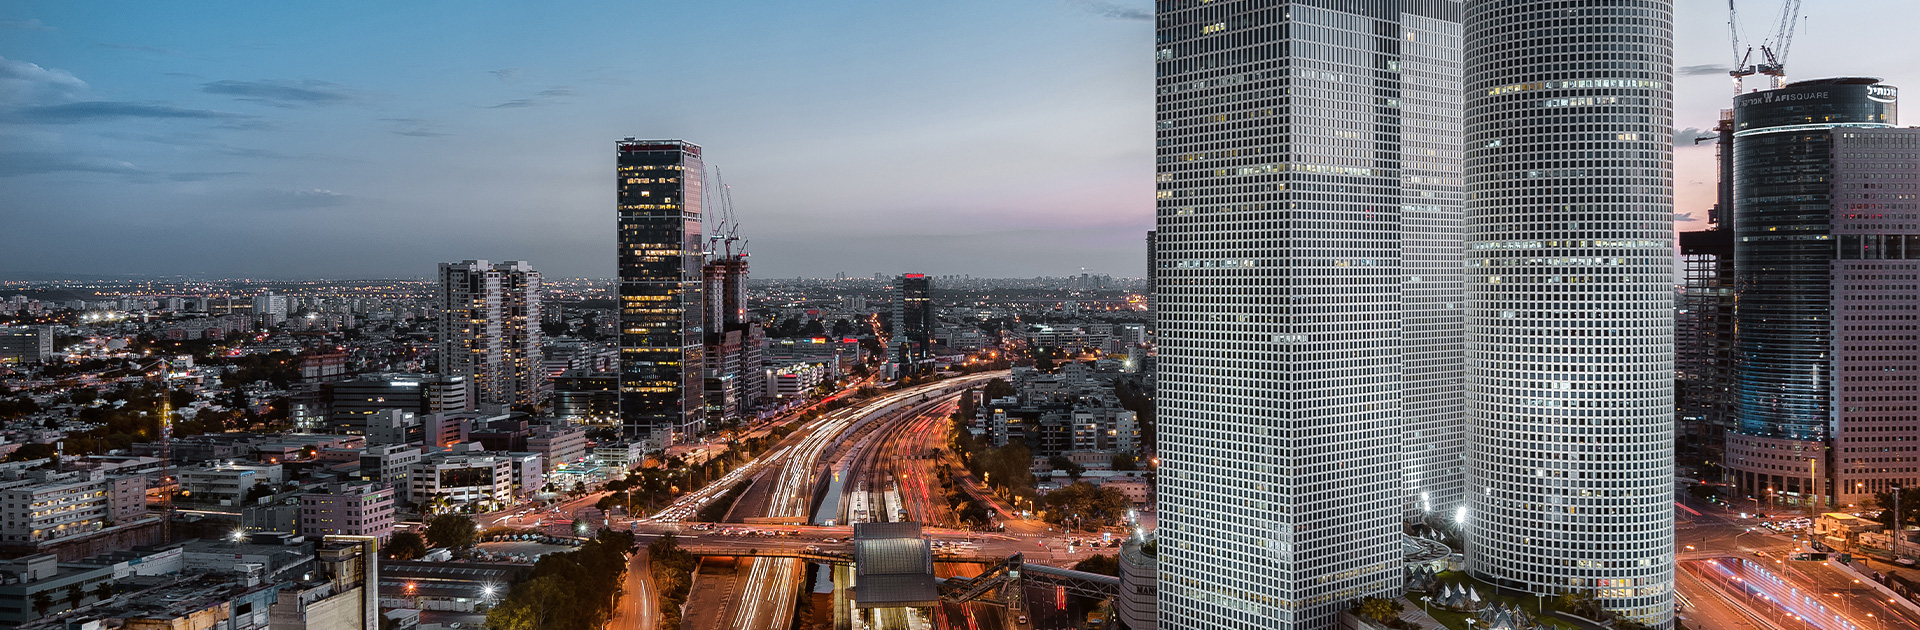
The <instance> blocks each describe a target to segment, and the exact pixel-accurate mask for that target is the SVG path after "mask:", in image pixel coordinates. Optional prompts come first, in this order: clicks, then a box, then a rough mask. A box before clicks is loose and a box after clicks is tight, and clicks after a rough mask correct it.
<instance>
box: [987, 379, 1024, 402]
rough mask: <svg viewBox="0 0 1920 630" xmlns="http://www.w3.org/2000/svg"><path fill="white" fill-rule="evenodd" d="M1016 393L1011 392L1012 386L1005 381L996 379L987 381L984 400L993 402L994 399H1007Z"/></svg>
mask: <svg viewBox="0 0 1920 630" xmlns="http://www.w3.org/2000/svg"><path fill="white" fill-rule="evenodd" d="M1016 393H1017V392H1015V391H1014V390H1013V384H1012V383H1008V382H1007V379H1004V378H996V379H993V380H991V381H987V386H986V400H993V399H995V398H1007V397H1010V396H1013V395H1015V394H1016Z"/></svg>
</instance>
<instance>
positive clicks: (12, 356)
mask: <svg viewBox="0 0 1920 630" xmlns="http://www.w3.org/2000/svg"><path fill="white" fill-rule="evenodd" d="M52 356H53V327H52V326H22V327H18V328H0V363H39V362H41V361H45V360H47V359H49V358H52Z"/></svg>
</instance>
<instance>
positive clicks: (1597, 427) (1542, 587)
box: [1459, 0, 1674, 627]
mask: <svg viewBox="0 0 1920 630" xmlns="http://www.w3.org/2000/svg"><path fill="white" fill-rule="evenodd" d="M1463 11H1464V13H1463V27H1464V48H1465V51H1464V60H1465V65H1466V73H1465V74H1466V110H1465V114H1466V115H1465V131H1466V143H1465V146H1466V147H1467V151H1466V156H1465V174H1466V192H1467V202H1466V248H1467V252H1468V253H1467V263H1466V275H1467V278H1466V280H1467V282H1466V287H1467V289H1466V302H1467V316H1466V321H1467V342H1466V349H1467V380H1466V395H1467V427H1468V429H1467V453H1468V459H1467V462H1468V464H1467V495H1468V497H1469V499H1468V503H1467V506H1466V509H1464V510H1462V511H1461V512H1460V515H1459V516H1460V518H1461V520H1464V521H1465V523H1466V528H1467V532H1468V543H1467V550H1466V556H1467V567H1468V570H1469V571H1471V572H1472V573H1473V574H1475V575H1476V576H1478V577H1480V578H1481V579H1484V580H1487V581H1489V582H1492V583H1494V584H1498V585H1500V586H1503V587H1507V588H1511V589H1516V590H1520V591H1525V592H1530V593H1540V594H1554V593H1566V592H1579V593H1585V594H1588V595H1591V596H1593V597H1594V598H1595V599H1596V600H1597V601H1598V603H1599V604H1600V605H1601V606H1603V607H1605V608H1607V609H1609V610H1613V611H1615V612H1617V613H1619V614H1621V615H1624V616H1625V617H1627V618H1628V619H1631V620H1634V621H1637V622H1640V623H1643V624H1647V625H1650V626H1654V627H1667V626H1668V625H1669V624H1671V623H1672V619H1673V570H1674V556H1673V551H1674V549H1673V547H1674V542H1673V505H1672V504H1673V415H1674V407H1673V285H1674V276H1673V258H1674V244H1673V240H1674V234H1673V120H1672V109H1673V91H1672V80H1673V77H1672V74H1673V51H1672V45H1673V28H1672V27H1673V15H1672V3H1671V2H1669V1H1667V0H1654V1H1651V2H1649V1H1646V0H1597V1H1594V2H1587V3H1582V4H1580V5H1579V6H1570V5H1568V4H1567V3H1564V2H1556V1H1552V0H1526V1H1517V2H1501V3H1492V2H1478V3H1475V2H1469V3H1466V4H1465V5H1464V7H1463Z"/></svg>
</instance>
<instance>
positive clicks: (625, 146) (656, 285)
mask: <svg viewBox="0 0 1920 630" xmlns="http://www.w3.org/2000/svg"><path fill="white" fill-rule="evenodd" d="M615 148H616V157H617V161H618V166H619V172H618V175H617V178H616V179H617V186H618V191H619V193H618V198H619V203H620V222H619V226H620V239H619V246H620V253H619V265H620V304H619V307H620V418H621V432H622V435H623V436H625V437H626V438H627V439H629V440H643V439H648V438H656V437H657V438H661V439H662V441H673V440H680V439H685V438H687V437H691V436H693V435H696V434H698V433H699V432H701V431H702V430H703V419H704V415H705V408H706V396H705V392H704V386H705V380H704V377H703V374H702V372H701V367H702V365H701V364H702V360H701V359H702V357H701V351H702V344H703V342H704V341H705V328H704V326H703V319H704V318H703V317H702V314H703V311H704V310H705V309H704V308H703V306H704V303H703V300H702V299H701V284H702V274H703V272H702V269H703V265H704V260H703V259H704V255H703V248H702V246H703V244H704V243H703V239H702V234H701V227H700V202H701V199H702V197H701V192H702V191H701V184H702V181H701V177H702V174H703V173H704V167H703V166H702V163H701V159H700V145H697V144H693V143H690V142H684V141H680V140H634V139H631V138H629V139H626V140H621V141H619V142H616V143H615Z"/></svg>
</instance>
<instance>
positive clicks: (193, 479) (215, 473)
mask: <svg viewBox="0 0 1920 630" xmlns="http://www.w3.org/2000/svg"><path fill="white" fill-rule="evenodd" d="M179 476H180V490H181V491H182V492H183V493H184V494H185V495H186V496H187V497H188V498H189V499H190V500H192V501H196V502H201V503H213V504H216V505H228V506H237V505H241V504H242V503H243V502H244V501H245V499H246V496H247V493H248V492H250V491H252V490H253V488H254V486H258V485H265V486H267V487H269V488H278V487H279V486H280V484H281V483H283V481H284V479H283V478H282V476H281V467H280V466H278V465H266V466H249V465H245V464H233V463H224V462H223V463H219V464H215V465H212V466H205V467H199V468H183V469H181V470H180V475H179Z"/></svg>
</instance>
